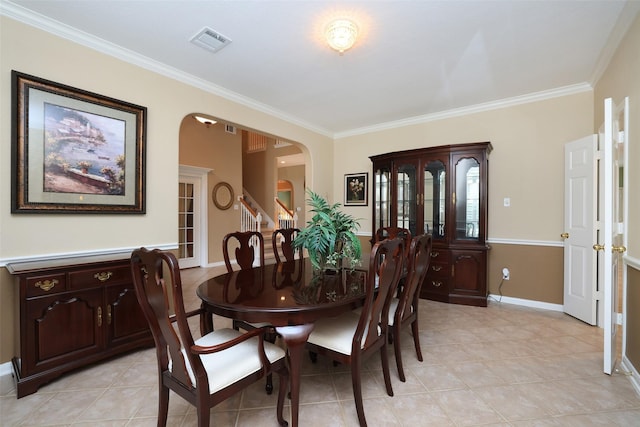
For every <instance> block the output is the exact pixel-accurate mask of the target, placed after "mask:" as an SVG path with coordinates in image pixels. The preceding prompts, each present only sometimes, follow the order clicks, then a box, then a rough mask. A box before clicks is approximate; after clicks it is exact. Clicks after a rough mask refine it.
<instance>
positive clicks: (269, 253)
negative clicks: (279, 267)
mask: <svg viewBox="0 0 640 427" xmlns="http://www.w3.org/2000/svg"><path fill="white" fill-rule="evenodd" d="M262 227H264V228H261V230H260V233H261V234H262V238H263V239H264V259H265V263H269V260H273V259H275V258H276V256H275V254H274V253H273V244H272V243H271V235H272V234H273V229H269V228H266V227H267V224H265V223H264V222H263V223H262Z"/></svg>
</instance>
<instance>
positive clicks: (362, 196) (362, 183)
mask: <svg viewBox="0 0 640 427" xmlns="http://www.w3.org/2000/svg"><path fill="white" fill-rule="evenodd" d="M368 196H369V174H368V173H367V172H361V173H349V174H345V176H344V205H345V206H367V205H368V204H369V202H368Z"/></svg>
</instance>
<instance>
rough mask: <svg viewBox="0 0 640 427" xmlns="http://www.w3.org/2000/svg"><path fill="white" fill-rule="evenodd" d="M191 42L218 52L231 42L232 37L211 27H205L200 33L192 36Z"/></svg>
mask: <svg viewBox="0 0 640 427" xmlns="http://www.w3.org/2000/svg"><path fill="white" fill-rule="evenodd" d="M191 43H193V44H195V45H198V46H200V47H202V48H204V49H207V50H210V51H212V52H218V51H219V50H220V49H222V48H223V47H225V46H226V45H228V44H229V43H231V39H230V38H229V37H227V36H223V35H222V34H220V33H218V32H217V31H214V30H212V29H211V28H208V27H204V28H203V29H202V30H200V32H199V33H198V34H196V35H195V36H193V37H191Z"/></svg>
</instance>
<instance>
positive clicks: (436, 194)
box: [423, 160, 447, 239]
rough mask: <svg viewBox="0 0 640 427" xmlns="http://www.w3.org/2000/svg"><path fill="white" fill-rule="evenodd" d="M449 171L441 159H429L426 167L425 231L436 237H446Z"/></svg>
mask: <svg viewBox="0 0 640 427" xmlns="http://www.w3.org/2000/svg"><path fill="white" fill-rule="evenodd" d="M446 182H447V172H446V169H445V166H444V163H442V162H441V161H440V160H432V161H429V162H428V163H427V164H426V165H425V167H424V200H423V211H424V212H423V218H424V226H423V232H424V233H431V235H432V236H433V238H434V239H444V237H445V229H446V228H445V225H446V223H445V220H446V202H445V195H446V191H447V188H446Z"/></svg>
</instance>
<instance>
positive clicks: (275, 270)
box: [196, 259, 367, 427]
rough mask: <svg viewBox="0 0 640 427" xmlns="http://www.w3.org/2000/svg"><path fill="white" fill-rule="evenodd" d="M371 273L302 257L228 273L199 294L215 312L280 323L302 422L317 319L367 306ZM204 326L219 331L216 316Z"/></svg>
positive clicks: (295, 413)
mask: <svg viewBox="0 0 640 427" xmlns="http://www.w3.org/2000/svg"><path fill="white" fill-rule="evenodd" d="M366 276H367V272H366V271H364V270H360V269H356V270H347V269H342V270H338V271H333V272H323V273H318V272H316V271H314V269H313V268H312V266H311V263H310V262H309V260H308V259H299V260H295V261H288V262H284V263H280V264H268V265H265V266H261V267H254V268H252V269H247V270H239V271H234V272H232V273H227V274H223V275H220V276H217V277H214V278H211V279H209V280H207V281H205V282H203V283H202V284H200V285H199V286H198V288H197V291H196V293H197V295H198V297H200V299H201V300H202V306H203V307H204V308H205V309H206V310H207V311H208V312H210V313H215V314H217V315H220V316H224V317H228V318H231V319H238V320H244V321H247V322H252V323H258V322H268V323H270V324H271V325H273V326H274V327H275V329H276V331H277V332H278V334H279V335H280V336H281V337H282V339H283V341H284V342H285V344H286V348H287V353H288V357H289V369H290V376H291V389H290V396H291V418H292V419H291V425H292V426H294V427H296V426H297V425H298V408H299V398H300V374H301V372H300V370H301V366H302V357H303V353H304V346H305V343H306V342H307V338H308V337H309V334H310V333H311V331H313V324H314V322H315V321H316V320H318V319H320V318H325V317H331V316H337V315H339V314H341V313H344V312H346V311H348V310H352V309H355V308H357V307H358V306H360V305H362V301H363V299H364V290H365V284H366ZM203 330H204V332H207V331H210V330H213V324H212V322H211V318H210V317H209V320H208V321H206V322H205V324H204V325H203Z"/></svg>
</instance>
